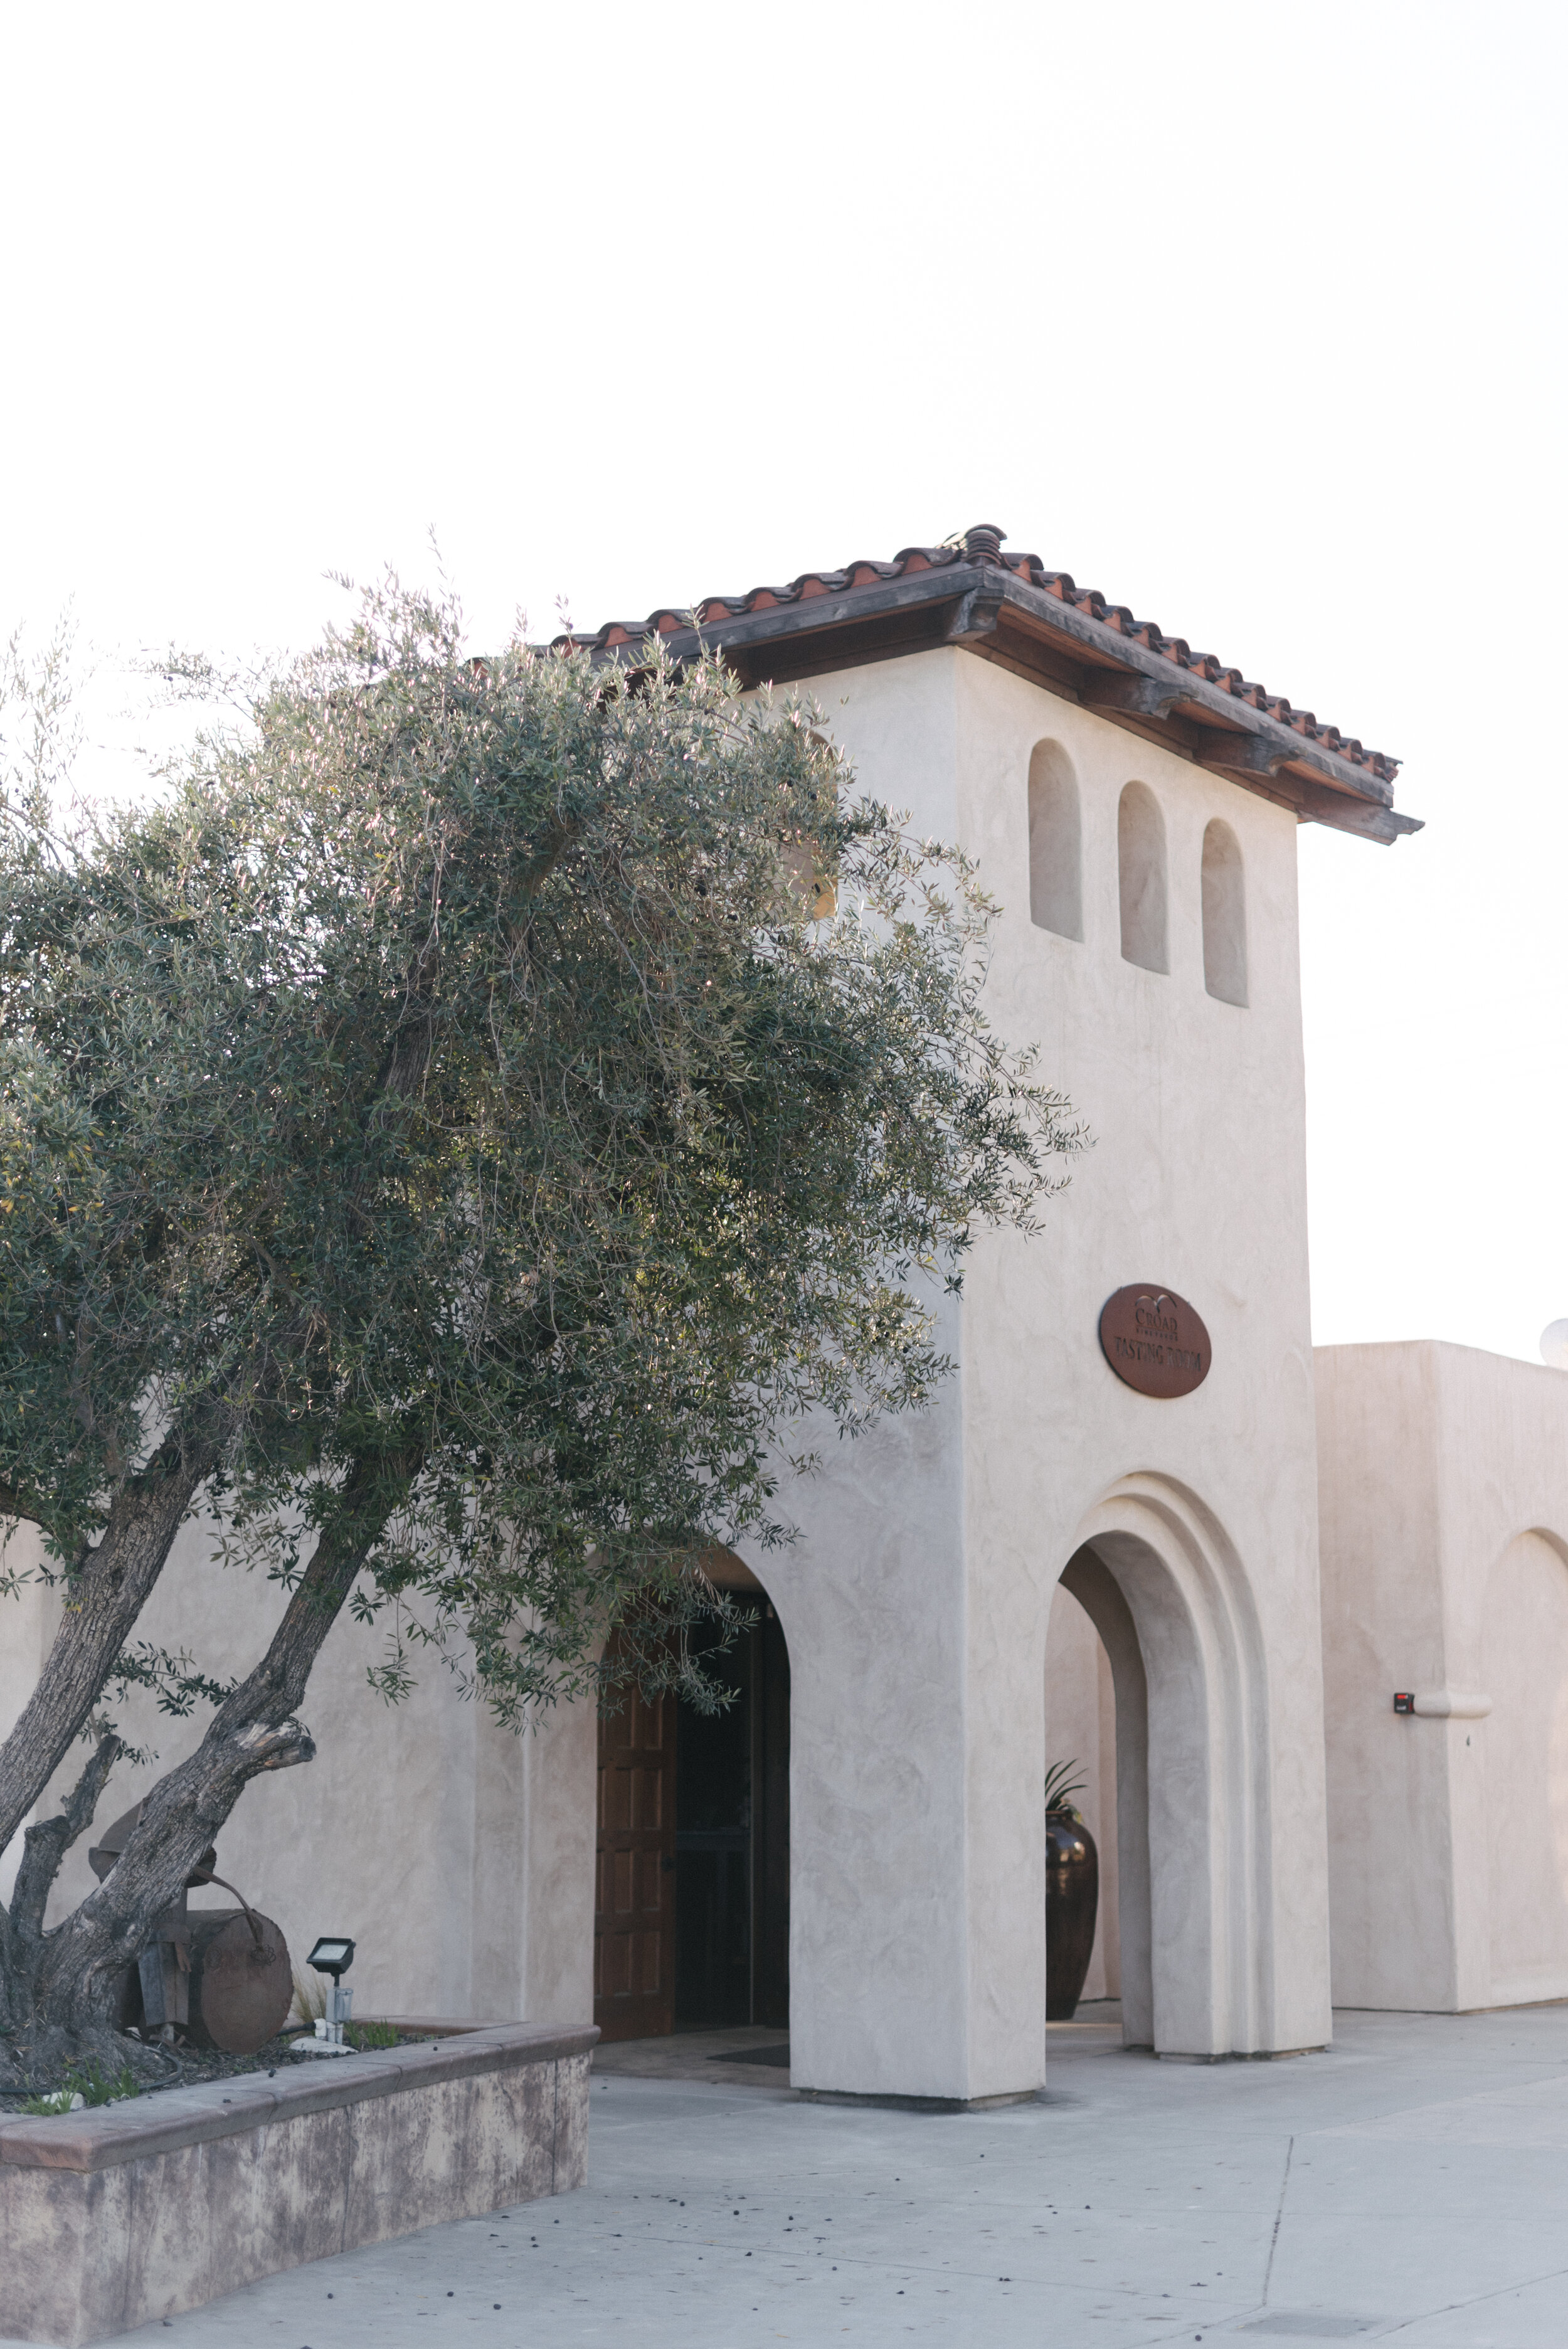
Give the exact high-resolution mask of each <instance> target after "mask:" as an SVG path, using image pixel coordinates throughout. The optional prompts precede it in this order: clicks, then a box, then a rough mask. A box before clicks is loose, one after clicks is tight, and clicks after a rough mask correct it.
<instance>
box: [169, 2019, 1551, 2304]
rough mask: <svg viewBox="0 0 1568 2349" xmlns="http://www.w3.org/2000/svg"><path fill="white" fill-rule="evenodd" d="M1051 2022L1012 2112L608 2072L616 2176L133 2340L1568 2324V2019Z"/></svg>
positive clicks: (762, 2073)
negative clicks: (1183, 2039)
mask: <svg viewBox="0 0 1568 2349" xmlns="http://www.w3.org/2000/svg"><path fill="white" fill-rule="evenodd" d="M754 2036H755V2037H756V2038H757V2039H758V2041H766V2040H767V2039H769V2036H770V2034H768V2033H757V2034H754ZM777 2036H778V2034H771V2037H773V2038H774V2039H776V2038H777ZM1050 2036H1051V2046H1050V2072H1051V2087H1050V2090H1049V2093H1048V2095H1047V2097H1046V2099H1045V2100H1044V2101H1043V2102H1039V2103H1035V2104H1030V2105H1026V2106H1012V2107H1009V2108H1006V2109H1004V2110H1001V2111H997V2112H994V2113H984V2114H962V2115H955V2116H954V2115H942V2114H923V2113H909V2112H898V2111H881V2110H872V2109H866V2108H864V2107H859V2106H853V2107H851V2106H832V2105H815V2104H807V2103H802V2102H801V2101H800V2100H799V2098H797V2097H795V2096H793V2095H790V2093H789V2090H788V2089H787V2088H784V2087H783V2086H781V2085H769V2083H770V2082H771V2083H777V2082H779V2080H781V2079H782V2078H787V2076H788V2075H780V2074H779V2073H777V2072H772V2073H770V2072H769V2070H768V2069H766V2068H765V2067H763V2068H756V2067H742V2066H739V2065H731V2064H719V2065H717V2066H715V2067H713V2068H714V2069H715V2070H716V2071H717V2073H718V2074H719V2075H721V2076H720V2077H718V2078H717V2080H710V2079H709V2077H708V2076H707V2073H706V2072H705V2073H704V2076H702V2077H701V2078H699V2079H689V2078H680V2077H672V2076H668V2075H667V2074H666V2075H662V2076H658V2075H655V2076H652V2077H649V2076H641V2077H639V2076H636V2073H635V2069H633V2070H629V2071H628V2070H613V2071H606V2072H603V2073H602V2074H599V2075H596V2076H595V2080H594V2086H593V2138H592V2148H593V2149H592V2178H591V2183H590V2184H589V2185H588V2186H587V2187H586V2188H585V2189H583V2192H581V2193H579V2194H574V2195H568V2196H563V2197H562V2198H561V2199H559V2200H556V2201H553V2202H541V2203H531V2204H529V2205H526V2206H524V2207H523V2208H521V2209H516V2210H512V2211H510V2212H506V2213H504V2214H501V2215H500V2216H498V2217H496V2218H493V2219H489V2220H469V2221H466V2222H463V2223H461V2224H459V2225H455V2226H449V2227H439V2228H433V2229H431V2230H428V2232H427V2233H425V2234H422V2235H417V2236H413V2237H410V2238H408V2239H407V2240H404V2241H402V2242H398V2243H390V2244H387V2245H385V2246H384V2247H383V2248H381V2249H380V2250H377V2251H361V2252H355V2253H352V2254H348V2255H346V2256H345V2257H343V2258H341V2259H337V2260H331V2261H323V2262H321V2263H320V2264H319V2265H317V2266H315V2267H309V2268H300V2269H296V2270H294V2271H293V2272H292V2273H290V2274H286V2275H280V2276H275V2277H273V2278H272V2279H270V2280H269V2281H267V2282H263V2283H259V2284H254V2285H252V2286H250V2287H249V2288H248V2289H246V2290H245V2291H242V2292H236V2293H234V2294H233V2295H232V2297H231V2298H229V2299H227V2300H223V2301H220V2302H215V2303H214V2304H213V2305H212V2306H211V2307H208V2308H204V2309H198V2310H196V2311H194V2312H193V2313H191V2314H190V2315H188V2316H182V2317H179V2318H176V2319H175V2320H174V2321H173V2322H172V2323H163V2324H156V2325H150V2326H147V2327H145V2328H143V2329H142V2330H140V2331H139V2332H137V2333H129V2334H126V2335H124V2336H122V2338H123V2339H124V2340H125V2341H126V2342H135V2343H138V2344H153V2343H157V2344H160V2349H369V2344H376V2349H403V2344H416V2343H418V2344H438V2349H440V2344H455V2343H458V2342H461V2343H464V2344H468V2343H473V2344H477V2349H491V2344H493V2345H494V2349H513V2344H520V2345H521V2344H528V2345H529V2349H531V2344H550V2349H557V2344H560V2349H579V2344H599V2343H607V2342H619V2341H624V2342H628V2343H635V2344H638V2349H750V2344H772V2343H774V2342H777V2341H795V2342H802V2343H811V2344H837V2343H845V2344H850V2349H860V2344H872V2343H878V2344H880V2343H883V2342H888V2343H895V2342H904V2341H908V2340H911V2339H913V2340H915V2341H936V2342H944V2343H952V2344H954V2345H955V2349H958V2344H963V2345H964V2349H968V2344H975V2349H1015V2344H1016V2349H1023V2345H1024V2344H1029V2349H1037V2344H1060V2349H1077V2344H1080V2343H1081V2344H1095V2349H1099V2344H1104V2349H1123V2344H1132V2343H1139V2344H1158V2343H1161V2342H1167V2341H1169V2342H1178V2343H1187V2342H1196V2341H1200V2340H1201V2341H1207V2342H1214V2341H1219V2340H1229V2339H1238V2340H1240V2339H1245V2340H1266V2339H1294V2340H1301V2341H1308V2342H1310V2341H1323V2340H1343V2339H1362V2340H1377V2339H1386V2338H1397V2339H1398V2341H1399V2342H1400V2343H1401V2344H1408V2349H1418V2344H1419V2349H1439V2344H1441V2349H1460V2344H1463V2349H1563V2344H1568V2007H1562V2006H1553V2007H1546V2008H1524V2009H1515V2010H1512V2011H1511V2012H1507V2013H1496V2014H1486V2015H1470V2016H1463V2017H1459V2018H1451V2017H1449V2018H1445V2017H1438V2016H1418V2015H1372V2014H1353V2013H1344V2014H1340V2015H1339V2016H1338V2017H1337V2018H1336V2043H1335V2045H1334V2048H1333V2049H1332V2051H1331V2052H1330V2053H1328V2054H1323V2055H1316V2056H1305V2057H1301V2058H1298V2059H1296V2060H1295V2061H1293V2062H1288V2063H1281V2064H1215V2065H1197V2064H1164V2063H1156V2062H1154V2061H1153V2060H1152V2059H1151V2058H1150V2057H1148V2056H1139V2055H1130V2054H1125V2053H1124V2052H1123V2051H1122V2049H1121V2048H1120V2046H1119V2044H1118V2040H1117V2037H1116V2034H1115V2033H1114V2031H1112V2030H1110V2029H1108V2028H1106V2027H1105V2026H1104V2024H1103V2023H1097V2022H1094V2021H1091V2022H1089V2023H1087V2024H1073V2025H1070V2026H1068V2027H1066V2028H1056V2027H1053V2029H1052V2032H1051V2034H1050ZM606 2053H607V2054H611V2053H612V2051H606ZM688 2054H689V2055H690V2060H689V2062H688V2063H687V2065H686V2068H688V2069H690V2070H693V2071H697V2070H700V2069H702V2067H703V2065H704V2064H705V2063H706V2062H707V2051H706V2050H705V2049H701V2048H696V2049H693V2050H690V2051H688ZM670 2059H671V2060H672V2061H674V2062H676V2065H677V2068H678V2066H679V2058H678V2056H677V2054H676V2049H675V2047H674V2046H672V2048H671V2051H670ZM748 2069H751V2070H752V2071H753V2073H754V2078H755V2082H756V2083H758V2085H739V2084H738V2081H737V2074H738V2075H739V2079H740V2081H746V2080H747V2078H748Z"/></svg>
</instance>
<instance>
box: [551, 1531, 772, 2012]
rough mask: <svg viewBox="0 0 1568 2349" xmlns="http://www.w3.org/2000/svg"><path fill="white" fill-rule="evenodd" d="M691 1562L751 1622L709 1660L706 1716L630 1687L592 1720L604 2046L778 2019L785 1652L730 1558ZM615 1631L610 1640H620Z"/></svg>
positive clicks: (757, 1586)
mask: <svg viewBox="0 0 1568 2349" xmlns="http://www.w3.org/2000/svg"><path fill="white" fill-rule="evenodd" d="M701 1567H702V1571H703V1572H704V1573H705V1574H706V1575H707V1578H708V1580H709V1581H710V1582H712V1583H713V1584H714V1585H715V1586H716V1587H717V1588H719V1589H721V1590H724V1591H727V1592H728V1593H729V1594H730V1595H731V1596H732V1597H733V1598H734V1599H736V1600H737V1601H738V1604H739V1605H740V1606H741V1608H742V1609H744V1610H745V1612H746V1613H747V1614H748V1616H749V1618H750V1620H749V1622H748V1624H747V1626H746V1628H745V1629H744V1630H741V1631H740V1633H739V1634H738V1637H737V1638H736V1640H734V1642H733V1644H732V1645H731V1646H730V1647H728V1648H727V1650H725V1651H724V1652H722V1653H717V1652H714V1651H717V1649H718V1648H719V1645H720V1642H721V1639H722V1633H721V1632H720V1630H719V1628H718V1627H717V1625H714V1626H707V1627H701V1628H699V1629H698V1630H696V1631H694V1632H693V1633H691V1634H690V1635H689V1638H690V1642H691V1645H692V1646H693V1647H694V1648H695V1649H696V1651H698V1652H699V1653H702V1652H704V1651H707V1652H708V1653H709V1654H710V1655H711V1663H710V1667H709V1669H710V1671H711V1674H712V1677H713V1678H714V1679H715V1680H716V1681H717V1682H720V1683H721V1684H722V1685H723V1686H724V1687H725V1688H727V1690H728V1691H729V1692H730V1702H728V1703H727V1705H726V1706H725V1707H724V1708H723V1709H722V1710H721V1711H719V1712H717V1713H702V1712H699V1711H698V1710H697V1709H696V1706H694V1705H692V1704H691V1703H689V1702H686V1700H684V1699H682V1698H677V1697H676V1695H674V1694H673V1693H665V1694H664V1695H660V1696H656V1697H653V1698H645V1697H644V1696H642V1695H641V1694H639V1693H638V1692H636V1691H635V1690H628V1691H627V1692H626V1693H625V1695H624V1699H623V1701H622V1702H621V1705H620V1708H619V1710H618V1711H615V1712H612V1713H602V1714H601V1716H600V1721H599V1800H598V1833H597V1858H596V1872H595V1891H594V1918H593V2020H594V2022H595V2023H597V2024H598V2025H599V2028H600V2031H601V2033H602V2034H603V2037H604V2038H605V2039H643V2038H655V2037H659V2036H662V2035H663V2034H665V2033H668V2032H672V2031H676V2030H681V2029H689V2030H700V2029H704V2028H707V2029H713V2030H718V2029H729V2028H733V2027H735V2026H736V2025H738V2024H746V2023H765V2024H767V2025H769V2027H771V2028H774V2029H777V2030H779V2031H784V2030H787V2029H788V2028H789V1648H788V1646H787V1644H786V1641H785V1638H784V1630H783V1626H782V1624H781V1623H780V1622H779V1617H778V1614H777V1612H776V1610H775V1609H774V1606H773V1603H772V1600H771V1599H769V1595H768V1593H767V1591H766V1589H765V1588H763V1586H762V1584H761V1583H760V1582H759V1581H758V1578H757V1577H756V1575H754V1574H753V1573H752V1572H751V1570H750V1568H748V1566H746V1565H745V1564H744V1562H743V1561H742V1560H741V1559H740V1558H738V1557H736V1556H735V1555H734V1553H733V1552H732V1551H729V1550H726V1549H714V1550H710V1551H708V1552H707V1554H706V1555H705V1556H704V1557H703V1559H702V1561H701ZM617 1636H618V1635H617Z"/></svg>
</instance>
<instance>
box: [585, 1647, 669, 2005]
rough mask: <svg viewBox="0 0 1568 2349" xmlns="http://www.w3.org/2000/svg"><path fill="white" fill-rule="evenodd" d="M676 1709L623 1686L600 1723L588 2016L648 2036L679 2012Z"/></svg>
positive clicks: (663, 1698)
mask: <svg viewBox="0 0 1568 2349" xmlns="http://www.w3.org/2000/svg"><path fill="white" fill-rule="evenodd" d="M593 2020H594V2022H595V2023H597V2024H598V2026H599V2029H600V2031H601V2032H602V2033H603V2036H604V2037H605V2038H606V2039H651V2038H653V2037H654V2036H655V2033H659V2032H665V2031H673V2030H674V2028H675V2020H676V1699H675V1698H674V1697H673V1696H663V1697H658V1698H655V1700H654V1702H652V1703H650V1702H648V1701H647V1700H646V1699H645V1698H644V1697H643V1696H641V1695H639V1693H638V1692H637V1691H636V1690H635V1689H628V1690H627V1691H626V1693H625V1699H624V1703H623V1706H622V1709H621V1711H620V1712H619V1713H608V1714H603V1715H602V1716H601V1718H600V1722H599V1857H598V1876H597V1892H596V1896H595V1900H594V1917H593Z"/></svg>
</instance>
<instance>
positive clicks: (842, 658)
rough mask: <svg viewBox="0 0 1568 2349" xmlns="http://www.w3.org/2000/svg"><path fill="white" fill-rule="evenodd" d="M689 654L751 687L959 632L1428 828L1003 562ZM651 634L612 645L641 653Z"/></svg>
mask: <svg viewBox="0 0 1568 2349" xmlns="http://www.w3.org/2000/svg"><path fill="white" fill-rule="evenodd" d="M663 641H664V643H665V647H666V648H667V650H668V652H669V653H670V655H671V657H673V658H675V659H676V660H678V661H688V660H691V659H694V658H695V657H696V656H697V654H698V653H699V651H701V650H707V652H709V653H710V654H719V655H721V656H722V657H723V658H724V659H725V661H726V662H727V665H728V666H729V667H731V668H733V669H734V670H735V672H736V675H737V678H738V682H739V683H740V684H741V685H742V686H743V687H753V686H757V685H760V684H762V683H763V682H764V681H769V682H772V683H775V684H780V685H782V684H789V683H793V682H796V681H797V680H799V679H800V678H807V677H818V676H822V675H826V674H829V673H830V672H832V671H833V670H836V669H844V668H856V667H861V666H863V665H865V664H867V663H870V662H873V661H880V660H895V659H898V658H901V657H903V656H904V655H906V654H908V653H913V652H923V651H927V650H931V649H933V648H934V647H940V646H944V645H951V646H955V647H959V648H960V649H962V650H964V651H966V652H971V653H974V654H975V655H977V656H978V657H980V658H981V659H983V660H990V661H994V662H995V663H996V664H997V665H998V666H999V667H1004V668H1007V669H1010V670H1012V671H1013V672H1014V673H1015V674H1016V675H1017V676H1020V677H1025V678H1028V679H1030V681H1031V682H1033V683H1035V684H1037V685H1040V686H1043V687H1044V688H1046V690H1047V692H1050V693H1056V694H1059V695H1061V696H1062V698H1064V699H1067V700H1070V701H1076V702H1078V704H1079V705H1080V707H1082V708H1084V709H1091V710H1093V711H1094V712H1095V714H1096V716H1098V717H1101V718H1104V719H1108V720H1109V722H1110V723H1111V724H1112V725H1117V726H1120V727H1123V728H1125V729H1126V730H1128V731H1130V732H1131V733H1135V734H1138V735H1140V736H1141V737H1142V739H1143V740H1146V741H1150V742H1157V743H1159V744H1160V745H1161V747H1162V748H1163V749H1166V750H1171V751H1174V752H1175V754H1176V755H1177V756H1178V757H1179V758H1187V759H1191V761H1193V762H1194V764H1196V765H1198V766H1202V767H1204V768H1206V769H1208V770H1209V771H1211V772H1212V773H1214V774H1220V775H1223V776H1224V777H1225V778H1226V780H1227V781H1232V782H1235V783H1238V784H1239V785H1240V786H1241V787H1242V788H1243V790H1245V791H1251V792H1256V793H1257V794H1258V795H1259V796H1260V797H1261V798H1264V799H1269V800H1273V801H1274V802H1276V803H1277V804H1279V805H1281V806H1284V807H1289V808H1292V809H1294V810H1295V812H1296V813H1297V814H1298V815H1300V816H1301V817H1302V818H1303V819H1304V820H1305V821H1307V822H1311V823H1326V824H1330V825H1332V826H1334V827H1335V828H1336V830H1338V831H1342V832H1353V833H1357V834H1358V835H1359V836H1361V837H1362V838H1366V839H1372V840H1378V841H1383V842H1388V841H1392V840H1397V839H1398V838H1399V836H1400V835H1401V834H1402V833H1411V832H1418V831H1419V830H1420V828H1421V827H1420V824H1419V822H1418V820H1417V819H1416V818H1415V817H1413V816H1406V815H1398V814H1396V813H1395V812H1394V809H1393V798H1394V793H1393V787H1392V785H1391V784H1389V783H1387V782H1386V781H1384V780H1383V779H1382V777H1381V776H1378V775H1375V774H1374V773H1372V771H1370V770H1369V769H1367V768H1365V767H1358V766H1357V765H1355V764H1354V763H1353V762H1352V761H1350V760H1347V759H1342V758H1340V757H1339V756H1338V755H1337V754H1336V752H1334V751H1332V750H1326V749H1325V748H1324V746H1323V745H1322V744H1321V743H1317V742H1314V741H1312V740H1309V739H1308V738H1307V737H1306V736H1305V735H1303V734H1301V733H1299V732H1298V731H1297V730H1295V727H1292V726H1287V725H1285V724H1284V723H1283V722H1282V721H1281V720H1280V719H1277V718H1275V717H1274V715H1273V714H1272V713H1271V712H1270V711H1268V710H1264V709H1254V708H1253V705H1252V704H1251V703H1250V702H1245V701H1238V700H1237V699H1236V698H1234V697H1233V695H1231V694H1228V693H1226V692H1224V691H1222V688H1220V687H1219V686H1217V685H1213V684H1211V682H1210V681H1209V679H1208V678H1204V677H1200V676H1198V675H1197V674H1196V673H1195V672H1194V671H1192V670H1191V669H1182V668H1179V667H1177V666H1176V665H1175V664H1174V663H1173V662H1171V661H1169V660H1167V659H1165V657H1163V655H1161V654H1160V653H1156V652H1151V651H1150V649H1149V647H1147V646H1146V645H1140V644H1138V643H1136V642H1135V641H1133V640H1132V639H1130V638H1129V637H1127V636H1122V635H1121V634H1120V632H1119V630H1118V629H1116V628H1113V627H1110V626H1108V625H1107V623H1106V622H1104V621H1103V620H1099V619H1096V618H1095V616H1093V614H1092V613H1088V612H1081V611H1079V610H1078V606H1077V605H1073V604H1068V603H1064V602H1062V601H1061V600H1060V599H1059V598H1058V597H1057V596H1054V595H1048V594H1047V592H1046V591H1045V590H1044V589H1042V588H1039V587H1037V586H1035V585H1033V583H1032V582H1030V581H1027V580H1023V579H1020V578H1019V577H1018V576H1017V575H1016V573H1014V572H1010V571H1006V570H1004V569H1003V568H1002V567H1001V566H1000V565H999V564H990V563H961V564H946V565H944V567H943V568H942V569H941V570H933V571H917V572H911V573H908V574H905V575H904V576H903V577H902V578H899V579H890V580H883V581H880V582H878V583H877V584H876V585H871V586H865V587H853V588H846V589H844V590H842V591H841V592H840V593H838V594H836V595H812V596H803V597H802V598H801V599H800V600H799V602H798V603H794V604H779V605H767V606H765V607H764V608H763V609H762V610H760V611H752V612H746V613H738V614H736V615H735V616H725V617H724V618H722V619H719V620H716V621H714V622H712V623H711V624H708V625H705V626H703V627H701V628H700V629H698V628H696V627H690V628H682V629H677V630H675V631H673V632H671V633H669V634H667V635H666V636H665V637H664V639H663ZM644 645H645V640H634V641H633V642H631V643H629V644H626V645H621V646H616V647H609V648H607V649H606V650H605V651H604V652H603V653H602V654H600V655H599V656H598V657H599V658H601V659H603V660H614V661H618V662H621V663H624V665H626V666H628V667H635V666H636V665H637V658H638V656H639V654H640V653H641V652H642V650H643V649H644Z"/></svg>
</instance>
